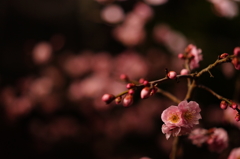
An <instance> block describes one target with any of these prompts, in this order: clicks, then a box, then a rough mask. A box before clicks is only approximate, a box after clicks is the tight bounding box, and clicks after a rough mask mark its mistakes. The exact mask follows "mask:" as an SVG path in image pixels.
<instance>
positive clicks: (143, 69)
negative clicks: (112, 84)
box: [114, 51, 149, 79]
mask: <svg viewBox="0 0 240 159" xmlns="http://www.w3.org/2000/svg"><path fill="white" fill-rule="evenodd" d="M114 65H115V66H114V67H115V72H116V73H117V74H118V75H120V74H122V73H124V74H126V75H129V77H130V78H132V79H139V78H141V77H145V76H146V75H147V73H148V69H149V67H148V66H149V65H148V63H147V61H146V60H145V59H144V58H143V57H142V56H140V55H138V54H137V52H134V51H126V52H123V53H122V54H120V55H118V56H117V57H116V59H115V62H114Z"/></svg>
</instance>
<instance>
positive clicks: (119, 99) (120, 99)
mask: <svg viewBox="0 0 240 159" xmlns="http://www.w3.org/2000/svg"><path fill="white" fill-rule="evenodd" d="M121 101H122V97H121V96H119V97H117V98H115V103H116V104H120V103H121Z"/></svg>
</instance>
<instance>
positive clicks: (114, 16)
mask: <svg viewBox="0 0 240 159" xmlns="http://www.w3.org/2000/svg"><path fill="white" fill-rule="evenodd" d="M101 17H102V19H103V20H105V21H106V22H108V23H119V22H121V21H122V20H123V19H124V11H123V9H122V8H121V7H120V6H118V5H114V4H112V5H108V6H106V7H105V8H104V9H103V10H102V11H101Z"/></svg>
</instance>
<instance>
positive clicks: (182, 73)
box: [180, 68, 189, 75]
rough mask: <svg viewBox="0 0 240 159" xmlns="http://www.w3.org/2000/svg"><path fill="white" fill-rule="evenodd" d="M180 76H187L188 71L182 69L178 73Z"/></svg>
mask: <svg viewBox="0 0 240 159" xmlns="http://www.w3.org/2000/svg"><path fill="white" fill-rule="evenodd" d="M180 74H181V75H187V74H189V71H188V70H187V69H185V68H184V69H182V70H181V72H180Z"/></svg>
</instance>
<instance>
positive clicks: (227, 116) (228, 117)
mask: <svg viewBox="0 0 240 159" xmlns="http://www.w3.org/2000/svg"><path fill="white" fill-rule="evenodd" d="M223 113H224V120H225V121H227V122H229V123H231V124H232V125H234V126H236V127H238V128H239V129H240V122H238V121H236V120H235V118H234V117H235V116H236V114H237V112H236V110H233V109H231V108H228V109H226V110H224V112H223Z"/></svg>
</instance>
